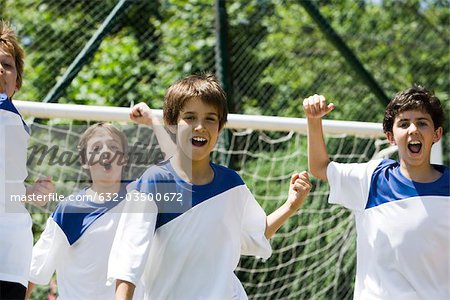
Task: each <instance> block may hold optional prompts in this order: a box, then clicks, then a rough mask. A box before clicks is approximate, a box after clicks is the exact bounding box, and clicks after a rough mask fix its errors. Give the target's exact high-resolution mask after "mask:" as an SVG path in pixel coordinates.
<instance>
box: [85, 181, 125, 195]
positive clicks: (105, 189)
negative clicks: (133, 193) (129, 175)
mask: <svg viewBox="0 0 450 300" xmlns="http://www.w3.org/2000/svg"><path fill="white" fill-rule="evenodd" d="M90 189H91V190H92V191H94V192H96V193H110V194H113V193H118V192H119V191H120V182H116V183H113V184H96V183H92V185H91V187H90Z"/></svg>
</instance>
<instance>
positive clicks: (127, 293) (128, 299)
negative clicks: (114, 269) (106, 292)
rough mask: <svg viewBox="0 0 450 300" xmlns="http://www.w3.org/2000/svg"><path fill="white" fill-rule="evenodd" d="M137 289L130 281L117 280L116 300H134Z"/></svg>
mask: <svg viewBox="0 0 450 300" xmlns="http://www.w3.org/2000/svg"><path fill="white" fill-rule="evenodd" d="M135 288H136V287H135V286H134V284H132V283H131V282H129V281H125V280H120V279H117V280H116V296H115V299H116V300H132V299H133V294H134V289H135Z"/></svg>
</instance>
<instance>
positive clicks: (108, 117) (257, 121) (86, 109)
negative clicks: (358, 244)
mask: <svg viewBox="0 0 450 300" xmlns="http://www.w3.org/2000/svg"><path fill="white" fill-rule="evenodd" d="M14 104H15V105H16V106H17V108H18V109H19V111H20V113H21V114H23V115H25V116H32V117H35V118H66V119H74V120H85V121H91V120H95V121H109V122H112V121H115V122H129V112H130V109H129V108H126V107H112V106H95V105H77V104H59V103H58V104H56V103H41V102H32V101H20V100H15V101H14ZM152 112H153V114H154V115H155V117H157V118H160V119H162V110H160V109H154V110H152ZM225 127H227V128H232V129H253V130H271V131H295V132H300V133H305V134H306V131H307V122H306V119H305V118H287V117H274V116H261V115H242V114H229V115H228V123H227V124H226V126H225ZM323 128H324V132H325V133H326V134H346V135H354V136H364V137H383V136H384V133H383V127H382V124H381V123H370V122H356V121H336V120H324V121H323ZM442 157H443V153H442V141H440V142H439V143H437V144H436V145H434V146H433V151H432V153H431V161H432V163H438V164H442V162H443V158H442Z"/></svg>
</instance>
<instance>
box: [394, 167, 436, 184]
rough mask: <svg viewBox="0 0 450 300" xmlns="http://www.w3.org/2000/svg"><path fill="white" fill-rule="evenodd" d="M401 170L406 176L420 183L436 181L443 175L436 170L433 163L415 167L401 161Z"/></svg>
mask: <svg viewBox="0 0 450 300" xmlns="http://www.w3.org/2000/svg"><path fill="white" fill-rule="evenodd" d="M400 170H401V171H402V174H403V175H404V176H405V177H406V178H409V179H411V180H412V181H414V182H420V183H429V182H434V181H436V180H438V179H439V178H440V177H441V175H442V173H441V172H439V171H438V170H436V169H435V168H434V167H433V166H432V165H431V164H427V165H424V166H417V167H415V166H407V165H406V164H404V163H401V164H400Z"/></svg>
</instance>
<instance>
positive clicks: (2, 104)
mask: <svg viewBox="0 0 450 300" xmlns="http://www.w3.org/2000/svg"><path fill="white" fill-rule="evenodd" d="M0 109H3V110H7V111H10V112H12V113H14V114H17V115H18V116H19V117H20V119H21V120H22V124H23V127H24V128H25V131H26V132H27V133H28V134H30V128H29V127H28V125H27V123H25V121H24V120H23V118H22V115H21V114H20V113H19V111H18V110H17V108H16V107H15V106H14V104H13V103H12V101H11V100H10V99H9V98H7V99H5V100H1V99H0Z"/></svg>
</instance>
